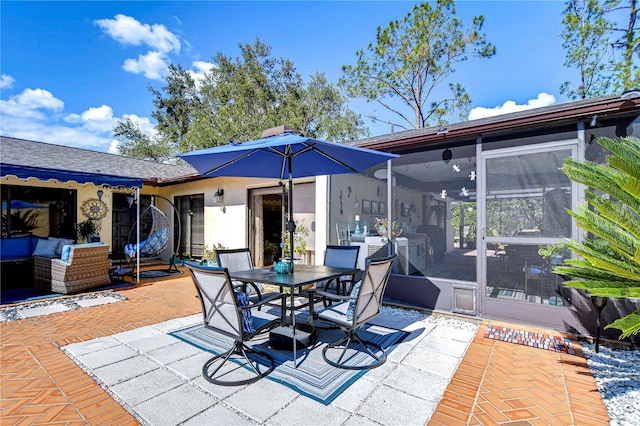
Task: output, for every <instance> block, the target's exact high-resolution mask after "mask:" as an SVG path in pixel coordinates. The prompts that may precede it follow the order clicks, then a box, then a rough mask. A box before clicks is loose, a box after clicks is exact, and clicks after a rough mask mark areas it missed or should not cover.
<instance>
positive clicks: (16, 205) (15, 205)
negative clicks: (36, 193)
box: [2, 200, 49, 210]
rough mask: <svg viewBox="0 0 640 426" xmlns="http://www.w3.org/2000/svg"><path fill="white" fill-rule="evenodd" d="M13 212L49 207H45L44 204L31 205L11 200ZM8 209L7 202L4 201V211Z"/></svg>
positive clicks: (26, 202)
mask: <svg viewBox="0 0 640 426" xmlns="http://www.w3.org/2000/svg"><path fill="white" fill-rule="evenodd" d="M10 205H11V210H20V209H46V208H48V207H49V206H43V205H42V204H35V203H30V202H28V201H22V200H11V204H10ZM6 209H7V200H3V201H2V210H6Z"/></svg>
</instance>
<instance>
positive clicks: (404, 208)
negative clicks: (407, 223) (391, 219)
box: [400, 203, 410, 217]
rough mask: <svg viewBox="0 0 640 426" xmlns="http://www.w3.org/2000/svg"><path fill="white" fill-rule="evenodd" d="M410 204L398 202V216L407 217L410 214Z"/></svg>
mask: <svg viewBox="0 0 640 426" xmlns="http://www.w3.org/2000/svg"><path fill="white" fill-rule="evenodd" d="M409 209H410V206H409V204H407V203H401V204H400V216H402V217H409V216H410V212H409Z"/></svg>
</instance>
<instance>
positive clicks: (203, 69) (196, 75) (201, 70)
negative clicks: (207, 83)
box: [187, 61, 215, 88]
mask: <svg viewBox="0 0 640 426" xmlns="http://www.w3.org/2000/svg"><path fill="white" fill-rule="evenodd" d="M191 66H192V67H193V69H190V70H187V72H188V73H189V75H190V76H191V78H193V80H194V81H195V83H196V87H198V88H200V85H201V84H202V82H203V81H204V78H205V76H206V75H207V73H208V72H209V71H211V68H213V67H215V64H213V63H211V62H206V61H193V63H192V64H191Z"/></svg>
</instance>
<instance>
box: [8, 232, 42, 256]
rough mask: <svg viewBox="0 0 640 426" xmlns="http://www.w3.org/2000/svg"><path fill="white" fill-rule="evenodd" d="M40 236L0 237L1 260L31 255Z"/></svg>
mask: <svg viewBox="0 0 640 426" xmlns="http://www.w3.org/2000/svg"><path fill="white" fill-rule="evenodd" d="M39 240H40V237H35V236H32V235H29V236H24V237H12V238H2V239H0V255H1V256H2V259H3V260H6V259H21V258H26V257H31V256H32V255H33V250H35V248H36V244H37V242H38V241H39Z"/></svg>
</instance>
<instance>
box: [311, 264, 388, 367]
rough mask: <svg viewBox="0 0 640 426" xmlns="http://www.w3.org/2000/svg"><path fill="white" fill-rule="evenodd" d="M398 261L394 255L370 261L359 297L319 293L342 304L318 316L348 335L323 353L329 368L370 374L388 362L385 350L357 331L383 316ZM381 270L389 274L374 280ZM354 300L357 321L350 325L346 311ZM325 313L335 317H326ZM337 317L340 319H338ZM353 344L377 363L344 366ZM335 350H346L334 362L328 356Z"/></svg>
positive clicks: (329, 345)
mask: <svg viewBox="0 0 640 426" xmlns="http://www.w3.org/2000/svg"><path fill="white" fill-rule="evenodd" d="M396 257H397V255H395V254H394V255H391V256H388V257H384V258H379V259H367V267H366V269H365V271H364V274H363V277H362V282H361V284H360V291H359V292H358V295H357V296H354V297H352V296H350V295H349V296H340V295H336V294H333V293H325V292H323V291H318V292H317V293H316V294H317V295H318V296H322V297H327V298H333V299H334V300H336V301H339V302H341V303H339V304H337V305H335V306H331V307H329V308H327V309H324V310H323V311H320V312H318V316H319V318H320V319H322V320H323V321H329V322H333V323H335V324H337V325H338V327H339V328H340V329H342V331H344V332H345V335H344V337H342V338H341V339H339V340H337V341H335V342H332V343H330V344H328V345H327V346H326V347H325V348H324V349H323V350H322V357H323V358H324V360H325V361H326V362H327V363H328V364H330V365H332V366H334V367H337V368H344V369H348V370H366V369H371V368H376V367H379V366H381V365H382V364H384V363H385V361H386V360H387V354H386V353H385V351H384V348H382V346H380V345H378V344H376V343H374V342H370V341H367V340H365V339H363V338H362V337H360V336H359V335H358V332H357V330H358V328H360V327H362V326H363V325H364V324H366V323H367V322H369V321H370V320H372V319H373V318H375V317H377V316H378V315H380V311H381V308H382V297H383V295H384V291H385V289H386V287H387V284H388V282H389V277H390V276H391V269H392V267H393V262H394V261H395V259H396ZM378 268H386V270H384V271H382V272H383V273H382V274H381V276H380V277H373V276H372V271H373V270H374V269H378ZM352 300H353V301H355V307H354V314H353V319H352V320H351V321H347V319H346V313H345V311H346V307H347V305H348V304H349V302H350V301H352ZM323 312H327V313H331V314H334V315H328V314H327V315H323ZM336 313H337V315H335V314H336ZM332 317H334V318H335V317H337V320H334V319H332ZM352 343H356V344H359V345H360V346H362V348H363V350H362V351H361V352H365V353H367V354H368V355H369V356H370V357H371V358H372V359H373V362H372V363H370V364H366V365H356V366H354V365H347V364H345V363H344V362H343V358H344V356H345V354H346V353H347V350H348V349H349V346H350V345H351V344H352ZM372 348H373V350H372ZM332 349H342V350H341V353H340V355H339V356H338V357H337V360H334V359H332V358H330V357H329V355H328V354H327V353H328V352H329V351H331V350H332ZM378 354H379V355H378Z"/></svg>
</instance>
